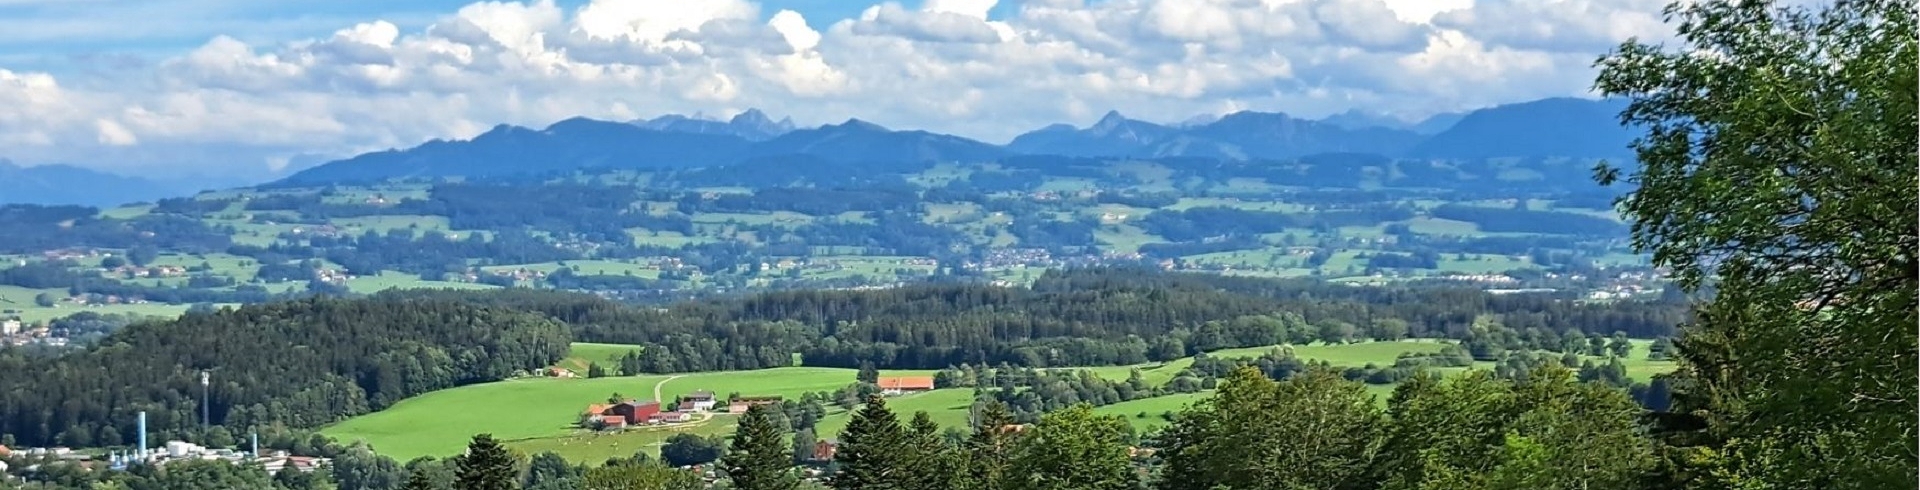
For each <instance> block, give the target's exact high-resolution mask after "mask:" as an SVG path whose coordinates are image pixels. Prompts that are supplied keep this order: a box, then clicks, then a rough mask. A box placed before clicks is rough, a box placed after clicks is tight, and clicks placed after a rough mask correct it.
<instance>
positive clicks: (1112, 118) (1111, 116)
mask: <svg viewBox="0 0 1920 490" xmlns="http://www.w3.org/2000/svg"><path fill="white" fill-rule="evenodd" d="M1126 123H1127V116H1123V115H1120V111H1118V110H1110V111H1107V115H1104V116H1100V121H1099V122H1096V123H1093V126H1091V127H1088V128H1087V129H1091V130H1094V131H1111V130H1113V128H1117V127H1120V125H1122V124H1126Z"/></svg>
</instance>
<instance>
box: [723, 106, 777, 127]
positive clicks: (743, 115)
mask: <svg viewBox="0 0 1920 490" xmlns="http://www.w3.org/2000/svg"><path fill="white" fill-rule="evenodd" d="M727 122H728V123H732V124H773V119H772V118H769V117H767V113H765V112H760V110H759V109H752V108H749V109H747V110H744V111H740V113H739V114H734V115H733V119H730V120H728V121H727Z"/></svg>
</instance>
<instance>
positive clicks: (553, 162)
mask: <svg viewBox="0 0 1920 490" xmlns="http://www.w3.org/2000/svg"><path fill="white" fill-rule="evenodd" d="M1624 106H1625V102H1624V101H1619V100H1591V99H1577V98H1552V99H1542V100H1536V101H1531V102H1522V103H1516V104H1507V105H1500V106H1495V107H1489V108H1485V109H1480V110H1476V111H1472V112H1469V113H1465V114H1440V115H1437V116H1433V117H1430V118H1428V119H1426V120H1423V121H1417V122H1410V121H1404V120H1400V119H1395V118H1392V117H1389V116H1385V115H1380V114H1373V113H1366V112H1360V111H1348V112H1345V113H1340V114H1335V115H1332V116H1329V117H1326V118H1322V119H1318V120H1314V119H1305V118H1298V117H1293V116H1290V115H1287V114H1285V113H1277V112H1255V111H1242V112H1236V113H1232V114H1225V115H1221V116H1218V117H1212V116H1200V117H1195V118H1193V119H1189V120H1187V121H1184V122H1181V123H1177V124H1160V123H1154V122H1148V121H1142V120H1138V119H1131V118H1128V117H1126V116H1124V115H1122V114H1120V113H1119V112H1117V111H1111V112H1108V113H1106V114H1105V115H1104V116H1103V117H1101V118H1100V119H1099V120H1098V121H1095V122H1094V123H1093V124H1091V125H1089V126H1086V127H1075V126H1072V125H1068V124H1053V125H1049V126H1046V127H1043V128H1039V129H1036V130H1034V131H1030V132H1027V133H1025V134H1021V135H1019V136H1018V137H1015V138H1014V139H1013V140H1012V141H1011V142H1009V143H1007V144H1005V145H995V144H990V143H986V142H981V141H977V140H973V139H968V138H964V137H960V136H953V135H947V134H940V133H933V132H928V131H921V130H896V129H890V128H886V127H883V126H880V125H878V124H874V123H871V122H867V121H862V120H860V119H849V120H847V121H845V122H842V123H839V124H828V125H823V126H819V127H814V128H799V127H796V126H795V125H794V123H793V121H792V120H791V119H790V118H782V119H780V120H777V121H776V120H774V119H773V118H771V117H769V116H768V115H767V114H765V113H763V112H761V111H759V110H752V109H750V110H747V111H744V112H741V113H740V114H738V115H735V116H733V117H732V118H730V119H727V120H718V119H709V118H705V117H701V116H697V115H696V116H683V115H665V116H660V117H656V118H653V119H645V120H637V121H628V122H618V121H601V120H594V119H587V118H580V117H576V118H572V119H566V120H563V121H559V122H556V123H553V124H552V125H549V126H547V127H546V128H544V129H533V128H527V127H521V126H511V125H499V126H495V127H494V128H492V129H491V130H489V131H487V132H485V133H483V134H480V135H479V136H476V137H474V138H472V139H467V140H433V141H429V142H426V143H423V144H421V145H419V146H415V147H412V148H405V149H390V150H385V151H378V152H372V153H366V154H361V155H358V156H354V157H351V158H346V159H342V160H335V161H331V162H327V163H324V164H320V165H316V166H313V167H311V168H307V169H305V170H301V171H299V172H296V173H293V174H292V175H289V176H287V177H285V178H284V179H282V180H280V181H278V182H275V183H274V184H273V185H278V186H306V185H325V184H353V183H366V182H374V181H381V180H388V179H397V178H441V177H469V178H488V177H510V176H515V175H541V174H552V173H556V172H562V173H564V172H571V171H577V170H590V169H679V168H697V167H715V166H726V165H731V164H740V163H746V162H751V163H753V164H755V165H763V166H764V165H769V164H777V163H778V162H779V161H781V160H783V159H791V160H794V161H795V162H802V161H804V162H807V163H808V164H821V163H826V164H836V163H837V164H855V163H857V164H863V165H868V166H871V165H873V164H884V163H925V162H985V161H993V160H997V159H1001V158H1006V157H1011V156H1019V155H1058V156H1068V157H1081V158H1168V157H1180V158H1204V159H1217V160H1227V161H1248V160H1290V159H1299V158H1303V157H1310V156H1314V155H1322V154H1336V153H1337V154H1370V155H1377V156H1381V157H1386V158H1421V159H1451V160H1471V159H1487V158H1497V157H1579V158H1617V157H1630V156H1631V152H1630V151H1629V148H1628V144H1629V142H1631V140H1632V138H1633V136H1634V133H1633V131H1631V130H1630V129H1629V128H1624V127H1622V126H1621V125H1620V124H1619V122H1618V120H1617V118H1616V115H1617V114H1618V113H1619V112H1620V110H1621V109H1623V108H1624ZM803 157H804V158H803ZM882 168H883V167H882ZM0 182H7V183H8V185H7V186H6V187H5V188H0V203H19V202H30V203H45V204H52V203H61V204H89V205H110V204H118V203H122V202H129V201H142V200H150V199H155V198H158V197H166V196H173V195H180V194H182V193H183V191H191V190H194V189H191V187H192V185H191V184H188V183H184V182H172V183H163V182H157V181H155V180H152V179H142V178H136V177H124V176H117V175H112V174H107V173H103V172H98V171H93V170H88V169H84V168H79V167H72V166H61V165H52V166H36V167H19V166H14V165H11V164H6V163H4V161H0ZM102 189H107V190H104V191H103V190H102Z"/></svg>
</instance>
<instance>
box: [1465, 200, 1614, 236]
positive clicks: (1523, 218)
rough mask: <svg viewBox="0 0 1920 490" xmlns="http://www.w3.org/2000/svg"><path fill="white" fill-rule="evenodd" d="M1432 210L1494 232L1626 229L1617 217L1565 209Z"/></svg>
mask: <svg viewBox="0 0 1920 490" xmlns="http://www.w3.org/2000/svg"><path fill="white" fill-rule="evenodd" d="M1429 212H1430V213H1432V214H1433V217H1435V218H1440V219H1450V220H1454V221H1465V222H1468V223H1473V224H1476V225H1480V231H1484V232H1493V233H1544V234H1551V235H1580V236H1620V235H1623V234H1624V233H1625V231H1626V228H1627V227H1626V225H1623V224H1620V222H1617V221H1614V220H1610V219H1606V218H1601V217H1597V216H1592V215H1586V214H1580V213H1569V212H1563V211H1533V210H1528V209H1510V208H1492V207H1483V206H1468V205H1464V204H1443V205H1440V206H1438V207H1435V208H1433V210H1432V211H1429Z"/></svg>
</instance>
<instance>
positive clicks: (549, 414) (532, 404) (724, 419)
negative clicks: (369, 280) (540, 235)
mask: <svg viewBox="0 0 1920 490" xmlns="http://www.w3.org/2000/svg"><path fill="white" fill-rule="evenodd" d="M1649 344H1650V342H1647V341H1636V342H1635V344H1634V352H1633V355H1632V357H1631V358H1630V359H1627V360H1625V361H1624V362H1625V363H1626V364H1627V369H1628V374H1629V376H1632V377H1633V378H1635V379H1642V380H1644V379H1646V378H1648V377H1650V376H1652V375H1654V374H1657V373H1661V372H1668V371H1671V370H1672V369H1673V363H1672V362H1668V361H1648V360H1646V355H1647V346H1648V345H1649ZM1445 345H1446V343H1445V342H1444V341H1437V340H1403V341H1393V342H1362V343H1354V344H1311V345H1296V346H1269V347H1251V348H1243V349H1227V350H1220V351H1215V352H1211V353H1209V355H1211V356H1215V357H1241V358H1244V357H1254V356H1259V355H1261V354H1264V353H1266V352H1269V351H1271V350H1273V349H1276V348H1287V349H1291V350H1292V351H1293V353H1294V355H1295V356H1297V357H1300V358H1302V359H1307V360H1320V361H1326V362H1328V363H1331V364H1334V365H1336V366H1362V365H1366V364H1368V363H1373V364H1379V365H1390V364H1392V363H1393V360H1394V358H1396V357H1398V356H1399V355H1400V354H1401V353H1406V352H1416V353H1433V352H1439V351H1440V349H1442V348H1444V347H1445ZM637 348H638V347H637V346H628V345H616V344H590V343H578V344H574V346H573V352H572V353H571V354H570V355H569V356H568V357H567V359H566V360H564V361H561V363H560V366H562V367H568V368H569V369H576V370H577V371H578V372H581V373H583V374H584V371H585V363H586V362H589V361H591V362H603V363H609V364H612V363H617V362H618V358H619V357H620V356H622V355H625V354H626V353H627V352H629V351H631V350H633V349H637ZM1592 359H1595V360H1596V361H1603V359H1600V358H1592ZM1192 364H1193V359H1192V358H1185V359H1178V360H1174V361H1169V362H1165V363H1154V364H1144V365H1135V366H1101V367H1091V368H1084V369H1088V370H1090V371H1092V372H1094V373H1095V374H1096V375H1099V376H1101V377H1104V378H1108V379H1115V380H1123V379H1126V378H1127V376H1128V375H1129V373H1130V372H1131V371H1132V370H1134V369H1138V370H1140V372H1141V374H1142V376H1143V377H1144V378H1145V379H1146V380H1147V381H1148V382H1149V383H1151V384H1155V385H1159V384H1163V383H1166V382H1167V381H1169V380H1172V379H1173V377H1174V376H1175V375H1177V374H1178V373H1179V372H1180V371H1181V370H1183V369H1186V368H1187V367H1188V366H1191V365H1192ZM1476 367H1479V368H1491V367H1492V363H1477V366H1476ZM1069 369H1074V368H1069ZM1461 371H1464V370H1463V369H1455V370H1448V372H1452V373H1457V372H1461ZM855 373H856V371H855V370H853V369H844V368H822V367H787V368H775V369H761V370H752V371H722V372H706V373H688V374H681V375H646V376H616V377H606V378H594V379H586V378H574V379H557V378H530V379H517V380H510V381H501V382H494V383H485V384H479V385H472V386H464V387H459V388H453V389H448V390H441V391H436V392H433V393H428V394H426V395H421V396H418V397H414V398H411V399H407V400H405V401H402V402H400V403H398V404H395V405H394V406H393V407H391V408H388V409H387V410H383V411H380V412H377V413H373V414H368V415H363V416H360V417H355V418H352V419H349V420H347V421H344V422H341V423H339V424H335V425H333V426H330V427H327V428H326V429H324V430H323V431H322V432H323V433H325V434H327V435H329V436H333V437H337V438H340V439H342V440H348V441H352V440H363V441H367V442H368V443H371V444H372V445H373V446H374V448H375V449H377V450H378V451H380V452H381V453H383V454H387V455H389V456H392V457H394V458H397V459H400V460H403V461H404V460H407V459H411V458H415V457H419V456H447V455H451V454H456V453H458V452H459V451H460V449H461V448H463V447H465V444H466V441H467V440H468V438H470V437H472V436H473V434H476V433H482V432H486V433H491V434H493V435H494V436H495V437H498V438H501V439H503V440H506V441H508V444H509V445H510V446H512V447H514V448H516V449H519V450H521V451H524V452H527V453H530V454H531V453H537V452H541V451H554V452H557V453H559V454H560V455H562V456H565V457H567V458H568V459H569V460H573V461H580V462H595V461H600V460H604V459H606V458H609V457H614V456H627V455H630V454H632V453H634V452H636V451H646V452H648V453H650V454H652V453H654V452H656V451H658V446H659V445H660V444H663V443H664V442H665V440H666V439H667V438H668V437H671V436H672V435H674V434H676V433H681V432H688V433H693V434H699V435H728V434H732V432H733V425H734V420H735V416H733V415H728V414H712V415H709V416H708V417H707V418H706V419H704V420H698V421H696V422H691V423H687V424H680V425H677V426H672V427H656V428H641V429H632V430H628V431H624V432H619V433H597V432H592V431H585V430H581V429H578V428H575V427H574V425H573V424H574V422H575V421H576V420H577V419H578V417H579V414H580V412H581V410H582V409H583V408H585V407H586V405H588V404H592V403H602V402H604V401H605V400H606V399H607V398H608V397H610V396H613V395H614V394H615V393H618V394H619V395H620V396H623V397H628V398H635V399H652V398H653V397H654V396H655V393H656V390H657V392H658V396H659V397H660V398H661V399H663V400H667V401H671V400H672V399H673V398H674V397H676V396H680V395H684V394H687V393H690V392H693V391H701V390H705V391H712V392H714V393H715V394H717V395H719V396H722V397H725V396H727V395H729V394H732V393H739V394H741V395H748V396H752V395H780V396H783V397H789V398H792V397H799V396H800V395H802V394H804V393H808V392H820V391H833V390H835V389H838V388H840V387H842V386H846V385H847V384H849V383H852V382H853V380H854V377H855ZM881 374H882V375H883V376H902V375H922V376H927V375H932V374H933V371H929V370H888V371H883V372H882V373H881ZM1366 388H1367V391H1368V392H1369V393H1372V394H1373V395H1374V396H1375V401H1376V402H1377V403H1382V404H1384V403H1385V402H1386V399H1387V397H1388V396H1389V395H1390V394H1391V393H1392V390H1393V386H1391V385H1367V387H1366ZM1208 396H1212V392H1210V391H1209V392H1202V393H1185V394H1176V395H1168V396H1162V397H1155V398H1147V399H1141V400H1132V401H1127V402H1123V403H1118V404H1114V405H1108V406H1104V407H1099V408H1098V409H1096V410H1097V411H1098V412H1099V413H1102V414H1111V415H1120V416H1123V417H1125V418H1126V419H1127V421H1128V422H1129V423H1131V424H1132V425H1133V426H1134V427H1135V429H1137V430H1143V431H1144V430H1150V429H1153V428H1156V427H1161V426H1164V425H1166V423H1167V422H1166V420H1165V419H1164V418H1162V417H1161V414H1162V413H1165V412H1177V411H1179V410H1181V409H1182V408H1185V407H1186V406H1188V405H1191V404H1193V403H1194V402H1198V401H1200V400H1203V399H1205V398H1206V397H1208ZM972 401H973V390H972V389H967V388H949V389H940V390H934V391H930V392H925V393H916V394H909V395H905V396H900V397H895V398H890V399H888V400H887V404H888V406H889V407H890V408H892V409H893V410H894V412H895V413H897V414H899V416H900V417H901V419H902V420H903V421H904V420H908V419H910V418H911V417H912V416H913V413H914V412H919V411H925V412H927V414H928V415H929V416H931V417H932V418H933V420H934V421H935V422H938V423H940V424H941V425H942V426H947V427H961V428H965V427H967V426H968V419H967V417H968V409H969V407H970V406H971V405H972ZM1142 413H1145V414H1146V416H1145V417H1141V416H1139V415H1140V414H1142ZM851 417H852V414H851V413H850V412H848V411H845V410H841V409H839V408H837V407H829V409H828V412H827V416H826V417H825V418H823V419H822V420H821V421H820V425H819V428H818V430H819V431H820V435H821V436H822V437H828V438H831V437H833V436H834V435H835V434H837V433H839V431H840V430H841V429H842V428H844V427H846V424H847V422H848V421H849V420H850V419H851Z"/></svg>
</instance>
